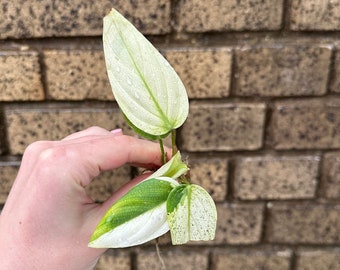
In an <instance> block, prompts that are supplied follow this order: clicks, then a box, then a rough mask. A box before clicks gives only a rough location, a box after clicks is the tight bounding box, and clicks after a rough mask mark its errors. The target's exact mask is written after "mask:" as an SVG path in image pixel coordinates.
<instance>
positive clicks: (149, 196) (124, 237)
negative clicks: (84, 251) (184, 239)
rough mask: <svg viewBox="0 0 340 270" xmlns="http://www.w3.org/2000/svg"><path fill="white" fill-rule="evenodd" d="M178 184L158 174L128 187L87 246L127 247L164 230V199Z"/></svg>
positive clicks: (166, 226)
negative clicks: (156, 176)
mask: <svg viewBox="0 0 340 270" xmlns="http://www.w3.org/2000/svg"><path fill="white" fill-rule="evenodd" d="M177 185H178V183H177V182H176V181H175V180H173V179H172V178H169V177H158V178H157V179H156V178H152V179H148V180H146V181H143V182H140V183H139V184H137V185H136V186H134V187H133V188H131V189H130V190H129V191H128V192H127V193H126V194H125V195H124V196H123V197H121V198H120V199H119V200H118V201H116V202H115V203H114V204H113V205H112V206H111V208H110V209H109V210H108V211H107V212H106V214H105V215H104V217H103V218H102V219H101V221H100V222H99V224H98V226H97V228H96V230H95V231H94V233H93V235H92V236H91V239H90V242H89V247H94V248H120V247H130V246H135V245H139V244H142V243H145V242H147V241H150V240H152V239H154V238H156V237H158V236H161V235H162V234H164V233H166V232H167V231H168V230H169V226H168V223H167V219H166V215H167V214H166V200H167V197H168V195H169V193H170V192H171V190H172V189H173V188H174V187H175V186H177Z"/></svg>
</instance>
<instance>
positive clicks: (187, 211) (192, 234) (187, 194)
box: [167, 184, 217, 245]
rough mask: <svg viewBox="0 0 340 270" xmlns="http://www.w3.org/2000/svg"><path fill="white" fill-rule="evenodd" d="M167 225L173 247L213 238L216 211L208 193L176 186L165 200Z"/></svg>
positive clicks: (199, 188) (191, 187) (190, 186)
mask: <svg viewBox="0 0 340 270" xmlns="http://www.w3.org/2000/svg"><path fill="white" fill-rule="evenodd" d="M167 213H168V216H167V217H168V223H169V227H170V234H171V241H172V244H173V245H181V244H184V243H186V242H188V241H190V240H191V241H208V240H213V239H214V238H215V231H216V222H217V211H216V206H215V203H214V201H213V199H212V198H211V197H210V195H209V193H208V192H207V191H206V190H205V189H203V188H202V187H200V186H198V185H194V184H192V185H184V184H183V185H179V186H176V187H175V188H174V189H173V190H172V191H171V192H170V194H169V197H168V200H167Z"/></svg>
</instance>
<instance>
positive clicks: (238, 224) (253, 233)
mask: <svg viewBox="0 0 340 270" xmlns="http://www.w3.org/2000/svg"><path fill="white" fill-rule="evenodd" d="M263 212H264V207H263V204H261V203H254V204H244V203H224V204H217V217H218V218H217V230H216V238H215V240H214V241H211V242H207V244H210V243H211V244H232V245H234V244H235V245H237V244H255V243H258V242H259V241H260V237H261V233H262V222H263Z"/></svg>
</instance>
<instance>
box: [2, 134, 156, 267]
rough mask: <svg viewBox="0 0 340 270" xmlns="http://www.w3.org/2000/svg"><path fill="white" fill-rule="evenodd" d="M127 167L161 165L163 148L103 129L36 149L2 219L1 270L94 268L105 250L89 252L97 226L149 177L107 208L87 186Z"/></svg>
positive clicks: (30, 152)
mask: <svg viewBox="0 0 340 270" xmlns="http://www.w3.org/2000/svg"><path fill="white" fill-rule="evenodd" d="M124 164H134V165H136V164H138V165H139V166H141V167H145V168H149V169H152V168H155V167H158V166H160V165H161V153H160V150H159V145H158V144H156V143H152V142H150V141H145V140H140V139H137V138H134V137H130V136H126V135H123V134H122V133H121V131H119V130H118V131H117V130H116V131H114V132H109V131H107V130H104V129H101V128H98V127H93V128H89V129H87V130H84V131H80V132H77V133H74V134H72V135H70V136H68V137H66V138H65V139H63V140H61V141H40V142H35V143H33V144H31V145H30V146H29V147H28V148H27V149H26V151H25V153H24V156H23V159H22V164H21V167H20V170H19V172H18V176H17V178H16V180H15V182H14V185H13V187H12V190H11V192H10V194H9V196H8V199H7V201H6V204H5V206H4V208H3V211H2V213H1V215H0V254H1V257H2V258H5V259H2V260H0V269H3V270H5V269H70V270H73V269H82V270H83V269H92V268H93V267H94V265H95V264H96V262H97V260H98V258H99V256H100V255H101V254H102V253H103V252H104V251H105V249H92V248H89V247H87V244H88V241H89V239H90V236H91V234H92V232H93V231H94V229H95V227H96V225H97V223H98V222H99V220H100V219H101V217H102V216H103V215H104V214H105V212H106V211H107V210H108V208H109V207H110V206H111V205H112V204H113V203H114V201H116V200H117V199H118V198H120V197H121V196H122V195H123V194H125V193H126V192H127V190H128V189H129V188H130V187H131V186H132V185H134V184H136V183H138V182H139V181H141V180H142V179H144V178H145V176H140V177H137V178H136V179H134V180H133V181H131V182H130V183H129V184H128V185H126V186H125V187H123V188H122V189H120V190H119V191H118V192H116V193H115V194H113V195H112V196H111V197H110V198H109V199H108V200H107V201H105V202H104V203H103V204H97V203H94V202H93V201H92V200H91V198H90V197H89V196H88V195H87V194H86V192H85V189H84V187H86V186H87V185H89V184H90V183H91V181H92V179H93V178H94V177H95V176H97V175H98V174H99V173H100V172H101V171H106V170H111V169H115V168H118V167H120V166H122V165H124Z"/></svg>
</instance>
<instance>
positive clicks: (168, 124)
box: [113, 21, 172, 128]
mask: <svg viewBox="0 0 340 270" xmlns="http://www.w3.org/2000/svg"><path fill="white" fill-rule="evenodd" d="M113 23H114V24H115V27H116V29H117V31H118V34H119V36H120V38H121V40H122V42H123V43H124V46H125V48H126V51H127V52H128V54H129V56H130V59H131V61H132V63H133V66H134V67H135V69H136V71H137V73H138V75H139V77H140V78H141V80H142V82H143V84H144V86H145V88H146V89H147V91H148V93H149V95H150V97H151V100H152V101H153V103H154V104H155V107H156V110H157V111H158V112H159V114H160V116H161V118H162V119H163V121H164V124H165V127H166V128H172V125H171V123H170V121H169V119H168V118H167V117H166V115H165V113H164V112H163V110H162V109H161V107H160V106H159V104H158V102H157V99H156V97H155V96H154V95H153V94H152V91H151V88H150V86H149V84H148V83H147V82H146V80H145V79H144V76H142V72H141V71H140V68H139V66H138V65H137V63H136V62H135V59H134V57H133V53H132V52H131V50H129V47H128V46H127V43H126V42H125V39H124V35H123V34H122V31H121V30H120V28H119V27H117V25H116V22H115V21H114V22H113Z"/></svg>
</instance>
